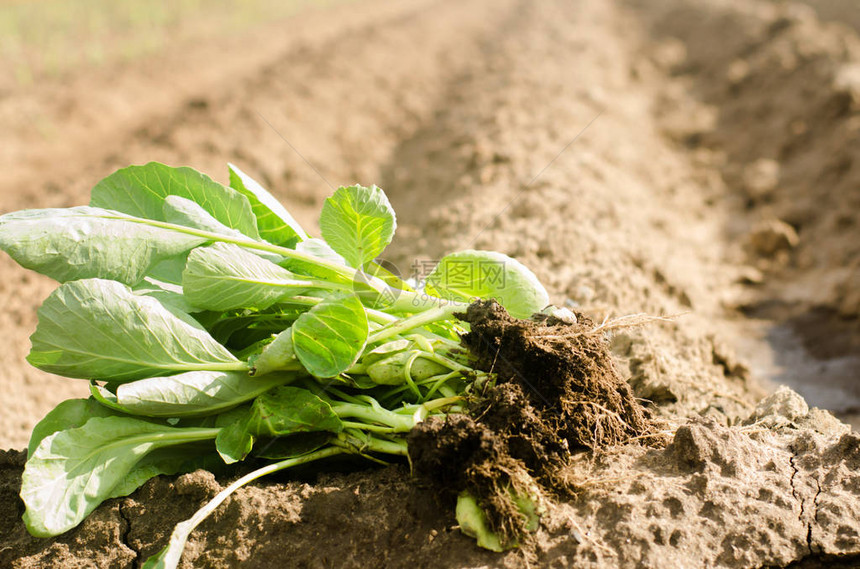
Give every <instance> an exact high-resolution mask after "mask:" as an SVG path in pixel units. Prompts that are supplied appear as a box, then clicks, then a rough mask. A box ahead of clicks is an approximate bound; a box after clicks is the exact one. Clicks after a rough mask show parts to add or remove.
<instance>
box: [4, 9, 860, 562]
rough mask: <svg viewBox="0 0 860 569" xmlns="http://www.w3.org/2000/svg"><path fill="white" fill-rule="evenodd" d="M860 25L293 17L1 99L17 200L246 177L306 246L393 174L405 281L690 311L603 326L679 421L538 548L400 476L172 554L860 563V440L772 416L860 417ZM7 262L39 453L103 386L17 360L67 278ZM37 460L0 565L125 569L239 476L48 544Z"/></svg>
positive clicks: (115, 511)
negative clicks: (63, 416) (109, 181)
mask: <svg viewBox="0 0 860 569" xmlns="http://www.w3.org/2000/svg"><path fill="white" fill-rule="evenodd" d="M809 5H813V6H815V8H810V6H809ZM840 6H841V7H840ZM840 10H841V11H840ZM856 11H857V9H856V6H855V5H854V4H852V3H851V2H843V3H840V2H835V1H830V2H824V1H821V2H812V1H810V2H808V3H807V4H793V3H786V2H768V1H764V0H665V1H663V2H659V3H657V2H646V1H644V0H611V1H606V2H584V1H576V2H564V1H562V0H540V1H531V0H496V1H495V2H490V1H489V0H468V1H454V0H424V1H421V2H410V3H397V2H392V1H373V2H360V3H352V4H348V5H345V6H340V7H336V8H333V9H331V10H329V11H326V12H315V13H309V14H305V15H300V16H296V17H294V18H292V19H290V20H287V21H285V22H272V23H271V24H269V25H268V27H267V28H266V29H265V30H263V29H260V30H256V31H255V33H254V34H252V35H249V36H242V37H233V38H225V39H223V40H218V41H213V42H212V43H211V44H200V45H195V46H176V49H175V50H173V51H171V52H170V53H166V54H164V55H163V56H160V57H158V58H153V59H152V60H148V61H144V62H141V63H139V64H136V65H135V66H130V67H124V68H117V69H109V70H102V71H98V72H92V73H89V74H81V75H80V76H78V77H76V78H74V79H69V80H67V81H65V82H64V83H53V84H46V85H39V86H36V87H34V88H32V89H30V90H27V91H26V92H23V91H22V92H21V93H12V94H5V96H4V98H3V99H0V121H2V124H3V126H4V131H5V132H4V134H5V139H6V140H7V141H12V144H7V145H6V146H4V147H3V149H2V150H0V165H2V168H3V172H4V178H3V181H2V182H0V183H2V184H3V185H2V187H0V188H2V189H0V210H2V211H4V212H5V211H11V210H14V209H20V208H24V207H51V206H67V205H73V204H81V203H85V202H86V199H87V191H88V189H89V188H90V187H91V186H92V185H93V184H94V183H95V182H97V181H98V179H100V178H101V177H103V176H105V175H107V174H108V173H110V172H112V171H113V170H114V169H115V168H118V167H121V166H124V165H127V164H129V163H142V162H146V161H149V160H160V161H164V162H167V163H170V164H174V165H183V164H186V165H191V166H194V167H197V168H199V169H201V170H203V171H206V172H209V173H211V174H213V175H214V176H215V177H216V178H217V179H221V180H224V179H225V178H226V176H225V175H223V173H224V172H225V165H224V164H225V162H227V161H232V162H234V163H236V164H237V165H238V166H240V167H241V168H242V169H243V170H245V171H246V172H248V173H250V174H251V175H253V176H255V177H257V178H259V179H260V180H261V181H262V182H264V183H265V184H266V185H267V186H268V187H269V188H271V189H272V190H273V191H274V192H275V193H276V194H278V195H279V197H281V198H282V199H283V200H284V202H285V203H286V204H287V205H288V206H289V207H290V208H291V209H292V210H293V211H295V213H296V214H297V217H299V218H300V220H301V221H302V222H304V223H306V224H307V225H308V226H311V227H312V226H313V223H314V216H315V212H316V211H318V207H319V205H320V203H321V201H322V199H324V198H325V196H326V195H328V194H329V193H330V192H331V190H332V187H333V186H334V187H336V186H337V185H339V184H342V183H351V182H354V181H359V182H362V183H365V184H370V183H377V184H378V185H380V186H381V187H383V188H384V189H385V190H386V192H387V193H388V194H389V196H390V197H391V200H392V203H393V205H394V207H395V209H396V211H397V212H398V223H399V228H398V237H397V238H396V242H395V244H394V245H393V246H392V248H391V250H390V251H389V252H388V253H387V255H388V257H389V260H390V261H392V262H393V263H394V264H396V265H397V266H399V267H400V269H401V271H402V272H405V273H410V272H412V270H413V267H416V268H420V267H422V266H423V263H422V262H421V261H422V260H425V259H434V258H438V257H439V256H440V255H442V254H444V253H445V252H448V251H451V250H454V249H462V248H466V247H474V248H490V249H496V250H499V251H502V252H504V253H507V254H510V255H513V256H515V257H517V258H518V259H520V260H521V261H523V262H524V263H525V264H526V265H527V266H529V267H531V268H532V269H533V270H535V272H536V273H537V275H538V276H539V277H540V278H541V280H542V281H543V282H544V283H545V284H546V286H547V288H548V290H549V291H550V294H551V297H552V300H553V301H554V302H555V303H556V304H559V305H565V304H567V305H571V306H572V307H575V309H576V310H577V311H581V312H584V313H586V314H588V315H589V316H590V317H591V318H592V319H594V320H595V321H596V322H601V321H603V319H604V318H617V317H623V316H625V315H631V314H638V313H647V314H650V315H655V316H673V317H674V318H672V319H671V320H670V321H658V322H651V323H649V324H647V325H641V326H633V327H622V328H616V329H614V330H611V331H610V332H609V337H610V341H611V346H612V351H613V354H614V357H615V364H616V365H617V367H618V368H619V369H620V370H622V372H623V373H622V375H623V376H624V379H625V380H627V381H628V383H629V385H630V386H631V388H632V390H633V393H634V394H635V396H637V397H638V398H640V399H642V400H644V401H645V403H646V405H647V406H648V408H649V409H650V412H651V413H652V415H653V416H654V417H655V418H656V419H657V420H659V421H661V422H662V424H664V425H665V427H664V430H663V431H661V432H660V433H657V435H658V436H657V437H656V438H655V440H649V441H648V442H649V443H652V445H651V446H644V445H642V444H639V443H637V442H636V441H634V442H630V443H627V444H624V445H618V446H613V447H609V448H605V449H598V450H595V451H589V452H583V453H580V454H578V455H577V456H576V458H575V459H574V461H573V463H572V464H571V465H569V467H567V469H566V473H565V476H566V479H567V480H570V481H571V484H572V485H574V486H576V488H577V492H576V494H575V495H574V496H573V497H571V498H567V499H564V500H560V499H559V500H553V501H551V503H550V504H549V505H548V512H547V514H546V515H545V517H544V522H543V525H542V527H541V529H540V530H539V531H538V532H537V533H536V534H535V536H534V540H533V543H531V544H530V545H529V547H526V548H524V549H523V550H521V551H513V552H509V553H506V554H501V555H500V554H493V553H489V552H486V551H482V550H479V549H478V548H477V547H476V546H475V545H474V543H473V542H472V540H470V539H468V538H465V537H463V536H462V535H461V534H460V533H459V532H458V531H456V529H455V528H454V527H453V526H454V523H455V522H454V519H453V515H452V512H453V509H452V507H453V506H452V503H451V502H450V500H447V501H446V500H443V501H442V502H441V503H438V502H437V501H436V499H435V498H434V497H433V494H431V493H429V492H428V491H427V490H425V489H423V488H422V487H421V486H420V485H417V484H415V483H414V482H413V481H412V479H411V477H410V475H409V473H408V471H407V470H406V468H405V467H402V466H394V467H389V468H386V469H376V470H369V471H353V472H344V469H343V467H342V465H341V466H338V465H334V466H332V468H331V469H330V471H327V472H324V473H321V474H314V473H312V472H310V471H305V472H298V473H292V474H289V475H280V476H275V477H272V478H270V479H268V480H265V481H263V482H261V483H259V484H257V485H254V486H252V487H249V488H245V489H243V490H241V491H239V492H238V493H237V494H236V495H235V496H234V497H233V498H232V499H230V500H229V501H228V503H227V504H226V505H225V506H223V507H222V508H221V510H220V511H219V513H217V514H216V515H215V516H214V517H213V519H210V520H209V521H207V522H206V523H204V524H203V526H201V528H200V529H199V530H198V531H196V532H195V533H194V535H193V536H192V540H191V542H190V544H189V546H188V548H187V550H186V553H185V556H184V558H183V564H184V566H185V567H191V566H194V567H233V566H238V565H240V564H241V566H248V567H452V568H453V567H458V568H459V567H535V566H539V567H559V568H561V567H574V566H575V567H655V568H663V567H731V568H741V567H743V568H747V567H748V568H757V567H784V566H789V565H791V566H794V567H816V566H860V475H858V474H857V473H856V472H857V469H858V466H860V454H858V453H860V451H858V449H860V438H858V435H857V434H856V433H854V432H851V431H850V429H849V427H847V426H846V425H845V424H843V423H840V422H839V421H837V420H836V419H834V418H833V417H832V416H831V415H829V414H828V413H827V412H824V411H819V410H815V409H813V410H811V411H810V410H809V408H808V407H807V404H806V403H805V402H804V401H803V399H801V398H800V397H799V396H797V395H796V394H794V393H793V392H790V391H787V390H781V391H779V392H777V393H776V394H774V395H772V396H771V397H770V398H769V399H766V400H764V401H763V402H761V403H759V401H760V400H761V399H762V398H763V397H764V396H765V395H766V394H767V393H768V392H769V391H772V389H773V388H772V386H773V383H774V382H777V383H789V384H790V385H792V386H793V387H794V388H795V389H796V390H797V391H798V392H800V393H801V394H802V395H803V396H804V397H805V398H806V399H807V400H808V401H809V402H810V403H812V404H815V405H819V406H825V407H828V408H830V409H833V410H834V411H836V412H838V413H839V414H840V416H841V417H843V418H845V419H846V420H850V419H853V415H852V413H853V412H855V411H857V409H860V383H858V382H857V381H856V380H857V378H858V376H860V238H858V232H860V225H859V224H860V144H858V143H860V38H858V34H857V31H856V30H855V28H852V27H851V25H852V22H856V21H857V14H856ZM846 24H848V25H846ZM416 260H417V261H416ZM0 271H2V274H3V276H4V278H3V279H2V281H0V300H2V303H3V305H4V307H5V309H4V310H3V311H2V312H0V329H2V330H4V331H5V332H6V337H7V342H6V344H5V345H6V350H4V351H3V352H2V353H0V364H2V367H0V369H2V370H3V371H2V372H0V386H2V388H3V393H4V394H5V397H4V400H5V401H6V406H5V409H4V413H3V415H2V417H0V421H2V423H0V426H2V431H0V432H2V435H0V437H2V439H0V446H5V447H10V448H16V449H22V448H24V447H25V446H26V441H27V437H28V433H29V430H30V429H31V428H32V426H33V425H34V424H35V422H36V421H37V420H38V419H39V418H40V417H41V416H42V415H43V414H44V413H45V412H46V411H47V410H48V409H50V408H51V407H52V406H53V405H55V404H56V403H57V402H59V401H61V400H62V399H64V398H67V397H72V396H79V395H82V394H84V393H85V389H84V386H83V385H82V384H81V383H78V382H75V381H74V380H67V379H60V378H54V377H50V376H48V375H46V374H43V373H40V372H37V371H35V370H32V369H30V368H28V367H27V366H26V364H25V362H24V356H25V355H26V353H27V350H28V347H29V346H28V342H27V336H28V334H29V333H30V332H31V331H32V330H33V329H34V327H35V308H36V307H37V306H38V305H39V303H40V302H41V300H42V299H43V298H44V297H45V296H46V295H47V294H48V292H49V291H50V290H51V288H52V286H53V284H52V283H51V282H49V281H47V280H46V279H43V278H40V277H37V276H34V275H31V274H29V273H26V272H25V271H23V270H21V269H19V268H17V267H15V266H14V265H13V263H12V262H11V261H10V260H9V259H8V258H5V257H4V258H3V259H0ZM639 320H641V319H638V318H635V319H631V320H630V322H631V323H635V322H638V321H639ZM622 322H623V321H622ZM736 354H737V355H736ZM640 442H641V441H640ZM654 444H656V447H655V446H653V445H654ZM21 460H22V456H21V455H20V454H17V453H15V452H10V453H7V454H5V455H0V494H2V496H0V508H2V510H3V511H2V515H0V566H2V567H6V566H10V567H45V566H54V567H91V566H97V567H134V566H136V565H137V564H139V563H140V561H141V560H142V559H143V558H145V557H146V556H147V555H150V554H152V553H154V552H156V551H157V550H158V549H159V548H160V547H162V546H163V544H164V542H165V540H166V537H167V535H168V534H169V532H170V530H171V528H172V526H173V524H174V523H176V522H177V521H179V520H181V519H184V518H186V517H188V516H189V515H190V514H191V513H192V512H193V511H194V510H195V509H196V508H197V507H198V506H199V505H200V504H201V503H202V502H203V501H204V500H205V499H206V498H207V497H208V496H211V495H212V493H214V492H215V491H217V489H218V488H220V487H221V486H222V485H224V484H225V482H226V481H227V480H229V479H230V476H231V475H230V474H225V475H223V477H220V478H218V479H217V480H216V479H215V478H214V477H213V476H212V475H210V474H207V473H203V472H198V473H193V474H190V475H185V476H182V477H178V478H173V479H170V478H166V477H162V478H158V479H155V480H153V481H151V482H150V483H148V484H147V485H145V486H144V487H143V488H142V489H140V490H139V491H138V492H136V493H135V494H133V495H132V496H130V497H128V498H124V499H117V500H111V501H110V502H108V503H107V504H105V505H104V506H103V507H101V508H99V509H98V510H97V511H96V512H95V513H94V514H93V515H92V516H91V517H90V518H89V519H88V520H87V521H85V522H84V523H83V524H82V525H81V526H80V527H79V528H77V529H75V530H72V531H71V532H69V533H68V534H66V535H63V536H60V537H59V538H57V539H55V540H37V539H35V538H31V537H29V535H28V534H27V533H26V530H25V529H24V527H23V525H22V524H21V523H20V521H18V520H19V519H20V514H21V508H22V505H21V503H20V501H19V500H18V499H17V497H16V493H17V489H18V486H19V484H20V472H21ZM792 564H794V565H792Z"/></svg>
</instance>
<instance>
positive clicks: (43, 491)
mask: <svg viewBox="0 0 860 569" xmlns="http://www.w3.org/2000/svg"><path fill="white" fill-rule="evenodd" d="M215 435H216V430H215V429H177V428H173V427H166V426H162V425H157V424H154V423H151V422H149V421H144V420H141V419H134V418H131V417H94V418H91V419H90V420H88V421H87V422H86V423H85V424H84V425H83V426H81V427H78V428H74V429H69V430H65V431H59V432H56V433H54V434H52V435H49V436H48V437H46V438H45V439H43V440H42V442H41V443H39V445H38V447H36V450H35V452H34V453H33V456H32V457H30V459H29V460H28V461H27V464H26V465H25V466H24V474H23V476H22V480H21V498H22V499H23V500H24V504H25V505H26V507H27V509H26V511H25V512H24V523H25V524H26V526H27V529H28V530H29V531H30V533H31V534H33V535H34V536H37V537H50V536H54V535H59V534H61V533H63V532H65V531H68V530H70V529H71V528H73V527H75V526H76V525H78V524H79V523H80V522H81V521H83V519H84V518H85V517H86V516H87V515H89V513H90V512H92V511H93V510H94V509H95V508H96V507H97V506H98V505H99V504H100V503H101V502H102V501H103V500H105V499H107V498H108V497H110V496H114V495H116V494H115V492H116V490H117V488H118V487H119V486H121V485H124V484H125V483H124V481H125V479H126V478H127V477H129V476H130V475H132V473H133V472H134V469H135V467H136V465H138V464H139V463H140V461H141V459H143V457H144V456H146V455H147V454H148V453H149V452H151V451H154V450H156V449H159V448H163V447H167V446H170V445H178V444H184V443H189V442H194V441H201V440H207V439H212V438H214V437H215ZM127 489H128V485H127V484H126V485H125V487H124V488H123V490H127Z"/></svg>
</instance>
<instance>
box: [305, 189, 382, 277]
mask: <svg viewBox="0 0 860 569" xmlns="http://www.w3.org/2000/svg"><path fill="white" fill-rule="evenodd" d="M396 227H397V223H396V221H395V217H394V209H392V207H391V204H390V203H389V202H388V198H387V197H386V196H385V193H384V192H383V191H382V190H381V189H379V188H377V187H376V186H371V187H369V188H366V187H364V186H358V185H356V186H349V187H342V188H339V189H338V190H337V191H336V192H335V193H334V195H332V196H331V197H329V198H327V199H326V200H325V203H324V204H323V208H322V212H321V213H320V231H321V232H322V236H323V239H325V240H326V242H327V243H328V244H329V245H331V248H332V249H334V250H335V251H336V252H337V253H338V254H339V255H341V256H342V257H343V258H344V259H346V262H347V263H349V264H350V266H352V267H355V268H359V267H363V266H364V265H365V264H366V263H369V262H370V261H372V260H373V259H375V258H376V257H377V256H378V255H379V254H380V253H382V251H383V250H384V249H385V247H387V246H388V244H389V243H390V242H391V238H392V237H394V230H395V229H396Z"/></svg>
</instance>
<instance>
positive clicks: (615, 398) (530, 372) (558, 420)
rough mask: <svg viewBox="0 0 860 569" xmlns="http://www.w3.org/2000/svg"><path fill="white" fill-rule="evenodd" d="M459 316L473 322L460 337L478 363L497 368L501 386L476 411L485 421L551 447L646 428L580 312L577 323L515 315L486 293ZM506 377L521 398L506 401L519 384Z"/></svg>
mask: <svg viewBox="0 0 860 569" xmlns="http://www.w3.org/2000/svg"><path fill="white" fill-rule="evenodd" d="M461 318H462V319H463V320H464V321H466V322H468V323H469V325H470V326H471V331H470V332H469V333H468V334H466V335H465V336H464V337H463V343H464V345H466V346H467V347H468V348H469V350H470V351H471V352H472V353H473V354H475V355H476V356H477V357H478V358H479V361H478V364H477V367H478V368H480V369H484V370H486V371H492V372H494V373H496V374H498V385H499V386H500V387H497V389H500V390H501V391H499V392H496V393H493V392H492V391H491V392H490V394H489V397H488V398H487V400H486V402H485V404H484V407H485V408H484V409H483V410H481V411H480V412H479V413H478V415H484V416H486V417H487V418H486V419H484V420H485V421H486V422H488V423H493V422H497V423H498V424H499V425H505V430H508V429H510V430H512V431H513V433H512V434H513V435H515V436H520V437H522V436H526V435H527V434H533V435H534V436H533V437H531V438H533V439H536V440H535V444H536V445H538V446H539V447H540V448H548V449H549V450H550V451H551V452H552V454H555V455H559V454H562V453H563V451H564V450H570V451H575V450H581V449H594V448H599V447H605V446H609V445H614V444H617V443H620V442H624V441H625V440H626V439H628V438H630V437H636V436H641V435H643V434H645V433H646V432H648V430H649V428H650V427H649V421H648V419H647V417H646V414H645V411H644V409H643V408H642V406H641V405H640V404H639V403H638V402H637V401H636V400H635V399H634V397H633V394H632V392H631V390H630V387H629V386H628V384H627V383H626V382H625V381H623V380H622V379H621V377H620V376H619V374H618V371H617V370H616V368H615V366H614V364H613V362H612V357H611V355H610V352H609V345H608V343H607V341H606V340H605V339H604V338H603V336H602V334H599V333H593V330H594V324H593V323H592V322H591V321H590V320H589V319H588V318H586V317H585V316H583V315H577V320H578V321H577V322H575V323H568V322H565V321H562V320H559V319H556V318H553V317H551V316H549V317H547V316H542V315H541V316H536V317H535V319H533V320H518V319H516V318H512V317H511V316H510V315H508V313H507V312H506V311H505V309H504V308H502V307H501V306H500V305H499V304H498V303H496V302H494V301H486V302H476V303H474V304H472V305H471V306H470V307H469V310H468V311H467V313H466V314H465V315H462V316H461ZM507 385H512V386H518V388H519V390H521V391H522V393H523V394H524V396H525V397H524V399H525V401H524V402H521V403H519V404H517V405H510V404H505V403H506V402H510V401H511V397H513V398H516V397H517V392H516V391H517V388H513V389H512V388H509V387H503V386H507ZM494 415H496V416H495V417H494ZM549 434H553V435H555V438H556V440H555V441H552V440H548V439H549V438H551V437H549ZM535 450H536V451H538V449H537V448H536V449H535ZM537 454H542V453H540V452H539V451H538V452H537ZM534 466H537V465H533V467H534Z"/></svg>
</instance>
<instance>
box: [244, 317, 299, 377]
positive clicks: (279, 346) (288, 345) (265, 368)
mask: <svg viewBox="0 0 860 569" xmlns="http://www.w3.org/2000/svg"><path fill="white" fill-rule="evenodd" d="M296 362H297V359H296V351H295V349H294V348H293V331H292V329H290V328H287V329H286V330H284V331H283V332H281V333H280V334H278V335H277V336H275V339H274V340H272V342H271V343H270V344H268V345H267V346H266V347H265V348H263V351H262V352H260V355H258V356H256V357H252V358H251V359H250V361H249V363H250V365H251V375H253V376H258V375H266V374H268V373H271V372H273V371H277V370H279V369H283V368H284V367H286V366H290V365H294V364H295V363H296Z"/></svg>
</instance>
